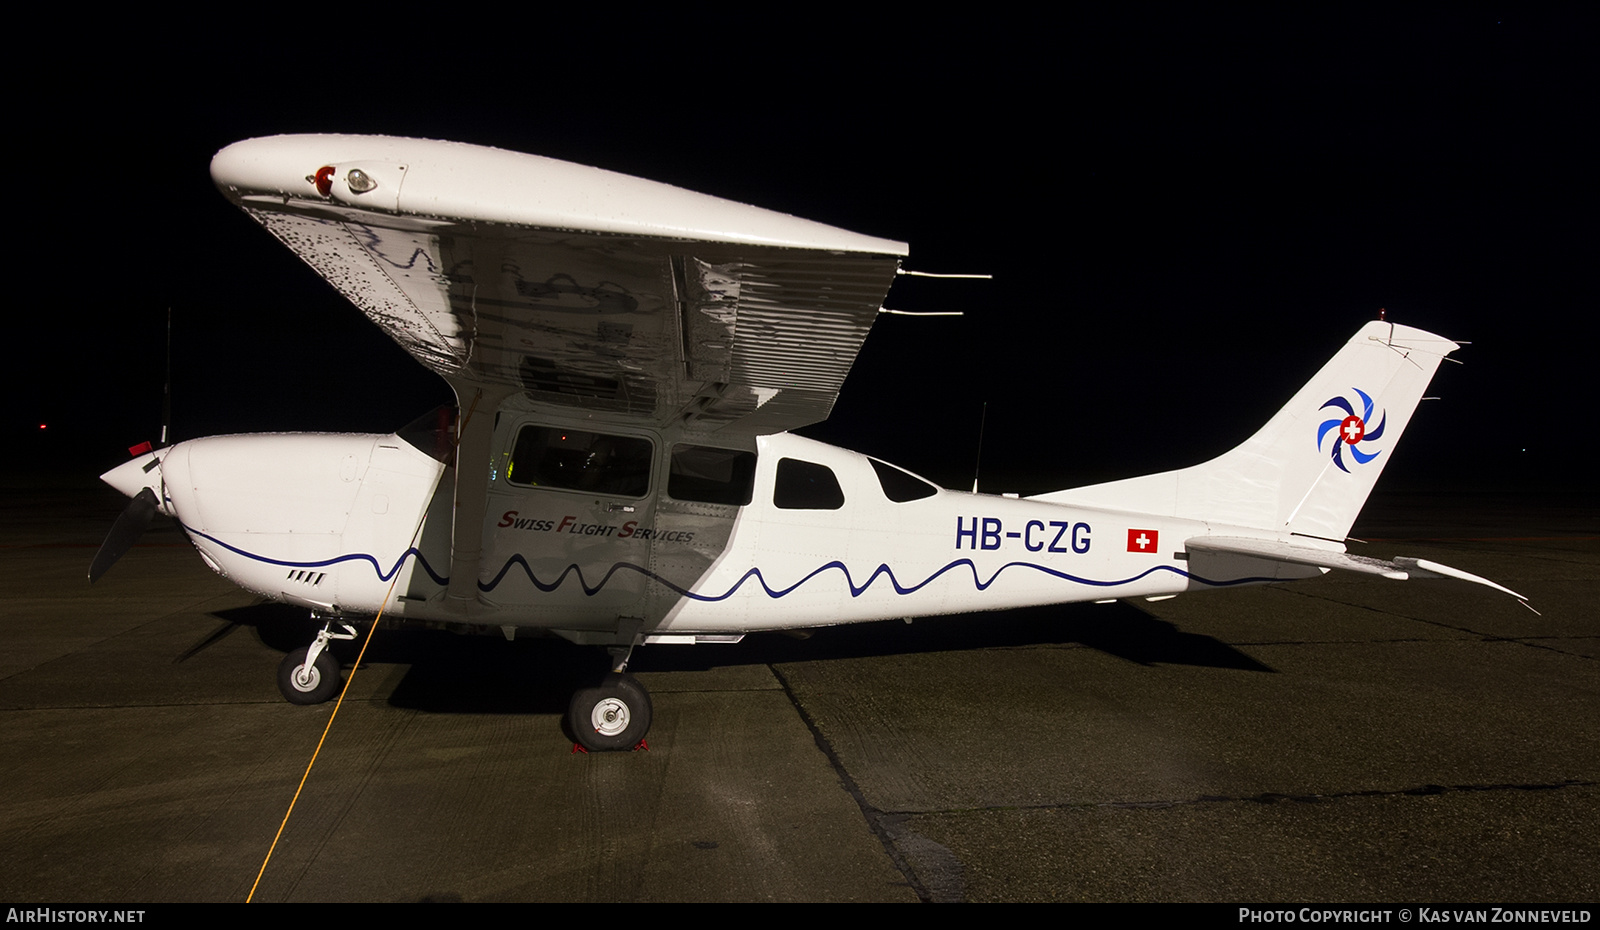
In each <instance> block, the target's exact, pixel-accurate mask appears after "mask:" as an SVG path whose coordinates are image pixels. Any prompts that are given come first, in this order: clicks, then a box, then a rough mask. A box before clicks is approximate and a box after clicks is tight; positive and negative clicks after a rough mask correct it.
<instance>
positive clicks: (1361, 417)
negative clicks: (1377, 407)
mask: <svg viewBox="0 0 1600 930" xmlns="http://www.w3.org/2000/svg"><path fill="white" fill-rule="evenodd" d="M1350 390H1352V391H1355V392H1356V396H1357V397H1360V398H1361V413H1360V414H1357V413H1356V408H1355V405H1353V404H1351V403H1350V401H1349V400H1347V399H1345V398H1343V397H1335V398H1333V399H1331V400H1329V401H1328V402H1327V403H1325V404H1323V405H1322V407H1321V409H1323V410H1327V409H1328V408H1329V407H1332V408H1334V409H1336V410H1343V411H1344V412H1345V416H1344V418H1343V419H1338V418H1336V419H1331V420H1323V421H1322V423H1321V424H1319V425H1318V426H1317V448H1318V449H1321V448H1322V442H1323V440H1324V439H1326V438H1327V436H1328V434H1329V433H1333V449H1332V450H1331V454H1332V456H1333V464H1335V465H1337V466H1339V470H1340V471H1342V472H1345V473H1349V471H1350V469H1348V468H1346V467H1345V464H1344V453H1346V452H1349V453H1350V457H1351V458H1352V459H1354V460H1355V462H1356V464H1357V465H1365V464H1367V463H1368V462H1370V461H1372V460H1373V459H1375V458H1377V457H1378V455H1379V454H1380V453H1382V452H1383V450H1382V449H1378V450H1376V451H1372V452H1367V451H1363V450H1362V448H1361V446H1362V444H1363V443H1367V442H1371V441H1372V440H1374V439H1377V438H1379V437H1381V436H1382V435H1383V426H1384V424H1385V423H1387V422H1389V417H1388V414H1387V413H1384V414H1382V415H1381V416H1380V418H1379V420H1378V425H1377V426H1372V427H1369V426H1368V425H1367V424H1368V423H1371V422H1372V398H1370V397H1368V396H1367V393H1366V392H1365V391H1363V390H1361V389H1360V388H1351V389H1350ZM1347 447H1348V448H1347Z"/></svg>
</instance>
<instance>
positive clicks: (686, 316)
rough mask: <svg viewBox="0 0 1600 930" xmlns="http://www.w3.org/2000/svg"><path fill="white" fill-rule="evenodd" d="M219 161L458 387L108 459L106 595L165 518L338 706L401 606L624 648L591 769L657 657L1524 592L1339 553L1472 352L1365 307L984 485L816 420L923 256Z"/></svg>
mask: <svg viewBox="0 0 1600 930" xmlns="http://www.w3.org/2000/svg"><path fill="white" fill-rule="evenodd" d="M211 173H212V177H213V179H214V180H215V182H216V183H217V185H218V187H220V188H221V190H222V192H223V193H224V194H225V195H226V196H227V197H228V198H229V199H230V200H232V201H233V202H234V203H235V204H237V205H238V206H239V207H240V208H241V209H242V210H244V212H245V213H246V214H248V215H249V216H250V217H251V218H252V219H254V220H256V221H257V222H259V223H260V224H261V225H262V226H264V227H266V229H267V230H268V231H269V232H271V233H272V234H273V235H274V236H276V237H277V238H278V239H279V240H280V241H281V242H283V244H285V245H287V246H288V247H289V248H291V249H293V250H294V251H295V253H296V254H298V255H299V256H300V257H301V258H302V259H304V260H305V261H306V263H307V264H309V265H310V266H311V267H312V268H313V269H315V270H316V271H317V273H318V274H320V275H322V276H323V277H324V278H326V279H327V281H328V282H329V283H330V284H332V285H333V286H334V287H335V288H337V289H338V290H339V291H340V292H341V293H342V294H343V295H344V296H345V297H347V298H348V299H349V300H350V302H351V303H353V304H355V306H356V307H357V308H359V309H360V310H361V311H362V312H363V313H365V314H366V315H367V316H368V317H369V318H370V319H371V320H372V321H373V322H374V323H376V324H377V325H378V326H379V327H381V328H382V329H383V330H384V331H385V332H386V333H388V334H389V335H390V336H391V337H392V338H393V339H394V340H395V341H397V342H398V343H399V344H400V345H401V346H403V347H404V348H405V349H406V351H408V352H410V353H411V354H412V355H413V356H414V357H415V358H416V359H417V360H418V361H419V362H421V363H422V364H423V365H426V366H427V367H428V368H430V369H432V370H433V371H435V372H437V373H438V374H440V375H441V376H442V377H444V378H445V379H446V380H447V381H448V382H449V383H450V385H451V387H453V388H454V390H455V394H456V398H457V401H458V406H457V407H456V408H455V409H454V410H445V411H442V412H440V413H439V414H438V415H437V416H436V417H434V418H431V419H430V418H424V420H422V421H419V422H418V423H416V424H414V425H413V426H411V427H408V428H406V429H402V430H400V431H399V432H397V433H394V434H390V435H328V434H276V435H244V436H217V437H211V438H206V439H196V440H190V441H186V442H180V443H177V444H175V445H172V446H169V447H165V448H157V449H153V450H149V451H145V452H141V453H139V454H138V455H136V456H135V457H134V458H133V459H132V460H131V461H128V462H126V463H124V464H123V465H121V466H119V467H117V468H114V469H112V470H111V471H109V472H107V473H106V474H105V476H104V478H105V480H106V481H107V482H109V483H110V484H111V485H113V486H115V487H116V488H118V489H119V490H122V491H123V492H125V493H127V494H128V495H129V496H131V497H133V498H134V502H133V504H131V505H130V507H129V509H128V511H127V512H126V513H125V514H124V516H123V518H122V519H120V520H119V521H118V525H117V527H115V528H114V529H113V531H112V533H111V536H110V537H109V538H108V539H107V543H106V546H105V548H104V549H103V550H102V552H101V554H100V556H98V557H97V559H96V563H95V565H94V567H93V568H92V569H91V577H95V576H97V575H98V574H99V573H101V572H103V571H104V570H105V569H106V568H107V567H108V566H109V564H110V562H111V561H114V559H115V558H116V556H117V555H118V554H120V553H121V552H123V551H126V549H127V547H128V546H129V545H131V543H132V540H133V538H134V537H135V536H136V535H137V533H138V532H139V531H141V530H142V528H143V525H145V524H147V523H148V522H149V520H150V518H151V516H152V515H153V514H154V512H156V511H158V510H159V511H161V512H162V513H165V514H167V515H168V516H170V517H172V518H173V519H175V520H176V521H177V522H178V523H179V524H180V525H181V526H182V528H183V530H184V532H185V533H187V534H188V536H189V539H190V540H191V541H192V542H193V543H194V546H195V548H196V549H198V550H199V552H200V555H201V557H202V558H203V559H205V561H206V564H207V565H209V566H210V567H211V568H212V569H213V570H215V571H216V572H218V573H219V574H221V575H223V576H224V577H226V578H229V579H231V580H232V581H234V582H235V583H237V584H239V585H240V586H242V587H244V588H246V589H248V590H250V591H253V592H256V593H258V594H260V595H262V596H264V597H267V598H270V599H273V600H277V601H283V602H286V603H291V604H297V605H300V606H303V607H306V608H309V609H310V610H311V611H312V612H313V615H314V616H316V617H318V618H320V619H321V620H322V621H323V624H324V625H323V627H322V631H321V632H320V633H319V634H318V635H317V637H316V640H315V642H313V643H312V644H311V645H310V646H309V647H307V648H305V649H300V650H297V651H295V652H292V653H290V654H289V655H288V656H287V657H286V658H285V659H284V661H283V664H282V667H281V668H280V670H279V685H280V687H281V688H282V691H283V693H284V695H285V697H287V698H288V699H289V700H290V701H293V702H296V703H314V702H320V701H324V700H327V699H328V698H329V697H331V696H333V695H334V694H335V693H336V691H337V690H338V687H339V683H340V677H341V676H340V670H339V667H338V664H337V662H336V661H335V659H334V658H333V656H332V655H331V654H330V653H329V651H328V648H327V647H328V644H329V641H330V640H331V639H336V638H351V637H353V636H354V635H355V630H354V628H353V627H352V626H351V625H350V623H349V622H348V621H349V620H351V619H354V618H356V617H372V616H375V615H380V614H381V615H382V616H384V617H388V618H391V619H402V620H420V621H427V622H431V623H436V624H437V623H443V624H453V625H460V626H462V627H473V628H478V629H480V630H489V631H493V630H497V629H498V630H499V631H502V632H503V634H504V635H505V636H507V637H508V638H509V637H512V636H514V635H515V634H516V632H517V631H518V630H539V631H547V632H550V633H554V634H557V635H560V636H562V637H565V638H566V639H569V640H571V641H573V642H576V643H580V644H593V645H596V646H601V647H605V648H607V649H609V650H610V651H611V654H612V660H613V661H612V667H613V671H612V672H611V674H609V675H608V676H607V677H606V678H605V679H604V680H603V681H601V682H597V683H596V686H595V687H592V688H587V689H584V690H582V691H580V692H578V693H577V694H576V695H575V696H574V697H573V699H572V703H571V707H570V709H569V712H568V722H569V724H570V727H571V729H572V731H573V734H574V735H575V736H576V738H577V739H578V740H579V741H580V742H581V743H582V744H583V745H584V746H586V747H588V748H590V749H628V748H632V747H634V746H636V745H638V744H639V742H640V741H641V739H642V738H643V737H644V735H645V732H646V731H647V730H648V729H649V726H650V717H651V706H650V698H649V695H648V694H647V692H646V691H645V689H644V688H643V687H641V686H640V685H639V683H638V681H637V680H636V679H634V678H633V677H632V676H630V675H628V674H627V665H628V660H629V657H630V655H631V653H632V650H633V649H634V648H635V647H637V646H640V645H643V644H650V643H704V642H729V641H737V640H738V639H739V638H740V637H741V636H743V635H744V634H746V633H749V632H752V631H759V630H787V629H796V628H804V627H816V626H827V625H832V624H840V623H852V622H858V621H866V620H879V619H884V618H898V617H915V616H926V615H935V614H951V613H961V612H969V611H981V610H994V609H1000V608H1010V607H1022V606H1027V605H1039V604H1053V603H1066V602H1072V601H1089V600H1095V601H1098V600H1107V599H1114V598H1128V597H1149V596H1159V595H1171V594H1177V593H1180V592H1185V591H1196V590H1204V589H1210V588H1221V587H1230V586H1234V585H1241V584H1257V583H1265V582H1275V581H1283V580H1286V579H1294V578H1305V577H1310V576H1314V575H1317V574H1319V573H1322V572H1326V571H1327V570H1329V569H1335V568H1337V569H1347V570H1352V571H1357V572H1367V573H1373V574H1379V575H1383V576H1385V577H1389V578H1397V579H1403V578H1416V577H1438V576H1449V577H1454V578H1459V579H1463V580H1467V581H1474V582H1479V583H1482V584H1487V585H1490V586H1491V587H1495V588H1498V589H1499V590H1502V591H1505V590H1506V589H1504V588H1500V586H1499V585H1495V584H1493V583H1492V582H1489V581H1487V580H1485V579H1482V578H1479V577H1477V576H1474V575H1470V574H1467V573H1465V572H1462V571H1459V570H1456V569H1451V568H1448V567H1446V566H1443V565H1438V564H1436V563H1431V562H1426V561H1422V560H1416V559H1404V558H1397V559H1395V560H1393V561H1379V560H1375V559H1370V558H1362V557H1359V556H1353V555H1349V554H1347V553H1346V552H1345V547H1344V542H1343V541H1344V539H1345V534H1346V533H1347V532H1348V530H1349V528H1350V526H1351V523H1352V522H1353V521H1354V519H1355V517H1356V513H1357V511H1358V510H1359V509H1360V508H1361V505H1362V503H1363V501H1365V499H1366V497H1367V494H1368V492H1369V491H1370V490H1371V488H1372V486H1373V483H1374V481H1375V480H1376V479H1377V477H1378V474H1379V472H1381V471H1382V470H1383V467H1384V465H1385V463H1387V462H1388V460H1389V458H1390V457H1391V456H1392V455H1393V452H1392V450H1393V448H1394V444H1395V442H1396V441H1397V440H1398V439H1399V438H1400V434H1401V432H1402V431H1403V430H1404V429H1405V427H1406V423H1407V421H1408V420H1409V419H1410V417H1411V413H1412V411H1413V410H1414V409H1415V407H1416V405H1417V402H1418V400H1419V399H1420V398H1421V396H1422V391H1423V389H1424V387H1425V386H1426V385H1427V383H1428V381H1429V379H1430V378H1431V377H1432V375H1433V372H1434V370H1435V369H1436V368H1437V367H1438V365H1439V362H1440V360H1441V359H1443V358H1444V356H1445V355H1446V354H1448V353H1449V352H1451V351H1452V350H1454V349H1456V348H1457V345H1456V344H1455V343H1453V342H1451V341H1449V340H1447V339H1443V338H1441V337H1439V336H1435V335H1432V334H1430V333H1426V332H1422V331H1420V330H1417V329H1410V328H1407V327H1404V326H1399V325H1395V324H1393V323H1387V322H1381V321H1380V322H1373V323H1368V324H1367V325H1365V326H1364V327H1362V328H1361V330H1360V331H1358V332H1357V333H1356V334H1355V336H1354V337H1352V338H1351V340H1350V341H1349V343H1347V344H1346V345H1345V346H1344V348H1343V349H1341V350H1340V351H1339V352H1338V353H1337V354H1336V355H1335V356H1334V357H1333V359H1332V360H1331V361H1329V362H1328V364H1327V365H1326V366H1324V367H1323V368H1322V370H1321V371H1320V372H1318V373H1317V375H1316V376H1315V377H1314V378H1312V380H1311V382H1310V383H1309V384H1307V385H1306V386H1305V387H1304V388H1302V389H1301V390H1300V392H1299V393H1298V394H1296V395H1295V396H1294V397H1293V398H1291V399H1290V400H1289V402H1288V404H1287V405H1286V406H1284V407H1283V409H1282V410H1281V411H1279V412H1278V414H1277V415H1276V416H1274V417H1273V418H1272V419H1271V420H1270V421H1269V422H1268V423H1267V424H1266V425H1265V426H1264V427H1262V428H1261V430H1260V431H1259V432H1257V433H1256V434H1255V435H1254V436H1252V437H1250V439H1248V440H1247V441H1246V442H1245V443H1244V444H1243V445H1240V446H1239V447H1238V448H1236V449H1234V450H1232V451H1230V452H1228V453H1226V454H1224V455H1222V456H1220V457H1218V458H1216V459H1214V460H1212V461H1209V462H1206V463H1204V464H1201V465H1196V466H1194V467H1191V468H1185V469H1180V470H1178V471H1172V472H1165V473H1162V474H1154V475H1147V476H1144V477H1139V478H1132V479H1128V480H1124V481H1115V482H1111V483H1108V484H1100V485H1094V486H1090V487H1083V488H1076V489H1071V490H1063V491H1057V492H1054V493H1049V494H1042V495H1039V496H1037V497H1031V498H1025V499H1016V498H1009V497H996V496H991V495H982V494H976V493H972V494H967V493H958V492H953V491H948V490H944V489H941V488H939V487H936V486H934V485H933V484H931V483H929V482H927V481H925V480H923V479H922V478H919V477H917V476H916V475H914V474H911V473H910V472H907V471H905V470H903V469H900V468H897V467H896V466H894V465H890V464H888V463H887V462H882V461H879V460H877V459H874V458H869V457H868V456H865V455H859V454H856V453H854V452H849V451H846V450H844V449H840V448H835V447H833V446H829V445H825V444H823V443H820V442H815V441H812V440H808V439H804V438H801V437H799V436H794V435H791V434H790V433H789V432H788V430H791V429H793V428H796V427H799V426H803V425H805V424H808V423H815V422H818V421H820V420H822V419H824V418H826V417H827V415H828V412H829V410H830V408H831V407H832V405H833V403H834V400H835V398H836V396H837V395H838V392H839V390H840V387H841V385H842V384H843V382H844V379H845V375H846V374H847V373H848V372H849V370H850V366H851V363H852V362H853V361H854V359H855V356H856V353H857V352H858V351H859V349H860V347H861V345H862V342H863V340H864V339H865V338H866V336H867V332H868V330H869V329H870V327H871V326H872V322H873V320H874V319H875V318H876V316H877V315H878V313H879V312H880V310H881V306H882V302H883V298H884V296H885V294H886V293H887V291H888V289H889V286H890V284H891V283H892V282H893V280H894V278H895V275H896V274H897V273H898V272H899V271H900V259H901V258H903V257H904V256H905V255H906V254H907V247H906V245H905V244H904V243H900V242H893V241H889V240H885V239H877V238H872V237H869V236H864V235H858V234H856V233H851V232H846V231H844V230H841V229H835V228H832V227H829V226H824V225H821V224H818V223H813V222H809V221H806V220H802V219H798V218H795V217H792V216H787V215H783V214H779V213H774V212H771V211H767V210H762V209H758V208H755V207H750V206H745V205H743V204H738V203H733V202H730V201H726V200H721V199H718V198H715V197H710V196H706V195H703V194H697V193H692V192H690V191H686V190H682V189H679V188H674V187H669V186H666V185H663V184H657V183H653V182H650V181H644V180H640V179H638V178H633V177H628V176H624V175H619V174H615V173H612V172H608V171H602V170H599V169H596V168H589V167H584V166H580V165H575V164H570V163H566V162H560V161H554V160H551V159H547V158H540V157H536V156H532V155H523V154H517V153H513V152H507V151H501V150H497V149H489V148H482V147H477V146H470V145H461V144H454V143H447V142H435V141H422V140H415V139H401V138H389V137H373V136H333V135H305V136H279V137H273V138H264V139H253V140H249V141H245V142H240V143H237V144H234V145H231V146H229V147H227V148H225V149H223V150H222V151H221V152H219V153H217V155H216V157H215V158H214V159H213V160H212V163H211ZM1507 593H1512V594H1514V592H1509V591H1507ZM1514 596H1518V597H1520V595H1514Z"/></svg>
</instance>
